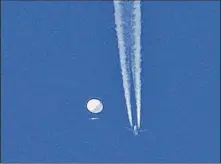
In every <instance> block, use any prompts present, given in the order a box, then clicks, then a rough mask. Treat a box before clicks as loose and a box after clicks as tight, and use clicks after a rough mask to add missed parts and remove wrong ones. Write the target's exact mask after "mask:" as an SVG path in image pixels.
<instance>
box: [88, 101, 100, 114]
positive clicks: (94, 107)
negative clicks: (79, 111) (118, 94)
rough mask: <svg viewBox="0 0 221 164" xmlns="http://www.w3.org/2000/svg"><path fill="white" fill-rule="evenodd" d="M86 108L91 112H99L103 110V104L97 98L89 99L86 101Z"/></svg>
mask: <svg viewBox="0 0 221 164" xmlns="http://www.w3.org/2000/svg"><path fill="white" fill-rule="evenodd" d="M87 109H88V110H89V111H90V112H92V113H100V112H101V111H102V110H103V104H102V102H101V101H100V100H98V99H91V100H89V101H88V103H87Z"/></svg>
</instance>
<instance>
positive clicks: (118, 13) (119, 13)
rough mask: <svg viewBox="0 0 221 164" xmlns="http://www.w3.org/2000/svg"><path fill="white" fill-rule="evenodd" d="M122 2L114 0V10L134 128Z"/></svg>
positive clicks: (123, 76) (128, 103)
mask: <svg viewBox="0 0 221 164" xmlns="http://www.w3.org/2000/svg"><path fill="white" fill-rule="evenodd" d="M121 5H122V4H121V1H115V0H114V10H115V13H114V15H115V24H116V32H117V39H118V49H119V55H120V64H121V74H122V78H123V87H124V96H125V101H126V106H127V114H128V119H129V123H130V126H131V127H132V126H133V123H132V110H131V103H130V99H131V95H130V71H129V64H128V57H127V55H126V47H125V40H124V27H123V26H124V21H123V10H122V8H121V7H122V6H121Z"/></svg>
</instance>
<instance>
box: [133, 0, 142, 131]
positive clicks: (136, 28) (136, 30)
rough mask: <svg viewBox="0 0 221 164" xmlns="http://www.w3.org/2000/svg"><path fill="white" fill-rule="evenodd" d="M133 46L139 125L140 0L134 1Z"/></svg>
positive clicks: (138, 121)
mask: <svg viewBox="0 0 221 164" xmlns="http://www.w3.org/2000/svg"><path fill="white" fill-rule="evenodd" d="M132 29H133V46H132V49H133V50H132V58H131V59H132V61H131V64H132V74H133V80H134V89H135V98H136V108H137V127H138V128H140V123H141V41H140V36H141V9H140V1H138V0H136V1H134V2H133V15H132Z"/></svg>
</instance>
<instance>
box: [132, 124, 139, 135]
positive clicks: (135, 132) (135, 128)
mask: <svg viewBox="0 0 221 164" xmlns="http://www.w3.org/2000/svg"><path fill="white" fill-rule="evenodd" d="M133 133H134V135H135V136H137V135H138V129H137V126H136V125H134V129H133Z"/></svg>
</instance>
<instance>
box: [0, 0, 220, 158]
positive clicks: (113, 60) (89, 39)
mask: <svg viewBox="0 0 221 164" xmlns="http://www.w3.org/2000/svg"><path fill="white" fill-rule="evenodd" d="M2 8H3V10H2V74H3V76H2V161H3V162H219V158H220V157H219V153H220V102H219V100H220V92H219V91H220V87H219V84H220V81H219V79H220V69H219V68H220V47H219V45H220V17H219V12H220V7H219V2H143V3H142V37H141V42H142V60H143V62H142V115H141V117H142V124H141V126H142V128H143V129H147V130H148V131H147V132H145V133H141V134H140V135H139V136H137V137H135V136H133V135H132V133H131V132H129V131H127V130H126V128H125V127H128V126H129V123H128V118H127V113H126V106H125V102H124V93H123V86H122V78H121V73H120V63H119V56H118V49H117V38H116V33H115V24H114V14H113V12H114V8H113V3H112V2H111V1H110V2H74V1H73V2H3V3H2ZM94 97H96V98H99V99H101V101H102V102H103V105H104V110H103V112H102V113H101V114H100V115H99V118H100V119H99V120H95V121H91V120H89V118H90V117H91V114H90V113H88V112H87V110H86V102H87V101H88V100H89V99H90V98H94Z"/></svg>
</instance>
